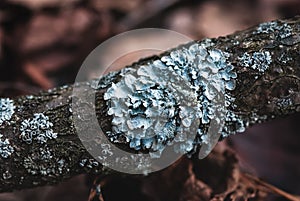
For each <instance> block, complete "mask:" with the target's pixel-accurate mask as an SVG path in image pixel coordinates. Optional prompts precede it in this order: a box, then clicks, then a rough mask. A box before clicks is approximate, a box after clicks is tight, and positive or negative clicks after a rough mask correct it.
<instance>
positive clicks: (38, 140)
mask: <svg viewBox="0 0 300 201" xmlns="http://www.w3.org/2000/svg"><path fill="white" fill-rule="evenodd" d="M299 42H300V17H295V18H292V19H289V20H283V21H275V22H272V23H264V24H261V25H259V26H257V27H252V28H250V29H247V30H244V31H241V32H237V33H234V34H232V35H229V36H226V37H220V38H217V39H212V40H204V41H196V42H192V43H190V44H187V45H183V46H180V47H178V48H176V49H173V50H170V51H167V52H165V53H163V54H162V55H159V56H154V57H151V58H147V59H143V60H141V61H139V62H137V63H135V64H133V65H132V66H130V68H132V69H140V68H141V66H145V65H148V66H149V65H150V64H152V63H153V62H154V61H156V60H161V61H163V63H164V65H166V66H171V67H172V68H174V66H176V65H177V64H171V63H172V62H174V61H175V60H176V56H173V57H172V52H173V53H174V52H176V51H177V52H179V53H180V54H181V53H182V52H183V50H184V49H186V50H189V48H190V47H191V46H192V45H194V44H198V46H201V47H203V48H204V52H205V54H207V56H206V57H205V60H203V61H208V60H206V59H207V58H211V59H213V61H212V62H211V64H213V65H215V66H213V67H218V65H219V63H217V61H219V60H218V59H219V58H218V57H222V58H221V59H224V58H225V60H226V61H224V62H225V64H226V68H225V67H224V69H223V68H222V69H221V70H222V72H223V74H222V72H221V70H219V71H218V73H219V74H218V75H222V76H223V77H222V79H223V80H225V83H226V84H227V85H226V86H225V87H226V101H228V102H229V104H228V106H227V109H228V111H229V112H228V113H227V114H226V117H225V118H226V122H225V126H224V128H223V130H222V136H221V138H223V137H226V136H228V135H231V134H234V133H236V132H242V131H243V130H244V128H246V127H248V126H250V125H253V124H257V123H261V122H264V121H267V120H271V119H275V118H280V117H284V116H286V115H291V114H294V113H297V112H299V111H300V92H299V91H300V90H299V88H300V51H299V50H300V45H299ZM208 43H209V44H208ZM197 51H198V50H197ZM170 53H171V54H170ZM198 53H199V52H198ZM198 53H197V54H198ZM182 54H183V53H182ZM215 54H219V55H217V56H216V55H215ZM170 55H171V56H170ZM214 56H216V57H214ZM172 59H173V61H172ZM202 64H203V62H202ZM211 64H210V65H211ZM228 66H229V68H227V67H228ZM230 66H233V67H234V69H230ZM210 68H211V67H210ZM220 68H221V67H220ZM127 69H129V67H127ZM226 69H227V71H226ZM210 70H211V69H210ZM154 71H155V70H154ZM235 73H236V74H235ZM127 75H128V72H126V71H124V70H123V71H122V72H117V73H112V74H108V75H106V76H105V77H103V78H101V79H100V81H99V82H98V81H97V83H96V82H95V81H90V82H85V83H76V84H75V85H74V86H63V87H59V88H56V89H51V90H48V91H44V92H41V93H39V94H37V95H28V96H23V97H19V98H16V99H14V100H9V99H1V102H0V106H1V107H0V112H1V113H0V133H1V134H2V136H1V141H0V173H1V174H0V182H1V185H0V192H5V191H12V190H16V189H24V188H31V187H34V186H42V185H50V184H55V183H58V182H61V181H63V180H65V179H68V178H70V177H72V176H75V175H77V174H81V173H88V172H89V173H90V172H92V173H97V174H101V175H107V174H110V173H112V171H111V170H109V169H107V168H105V167H102V165H101V164H100V163H99V162H97V161H96V160H95V159H93V157H92V156H91V154H90V153H89V152H88V150H86V148H85V147H84V146H83V145H82V142H81V140H82V138H81V140H80V139H79V137H78V135H77V132H78V130H76V129H75V125H74V116H76V119H79V120H80V121H82V125H83V126H82V127H81V128H79V129H80V131H79V132H82V131H85V130H93V129H96V128H89V127H88V125H89V124H86V123H87V122H89V121H90V120H91V118H92V117H91V115H90V114H91V113H93V111H95V110H96V114H97V118H98V121H99V123H100V124H101V128H102V129H103V131H104V132H105V133H107V132H110V131H112V128H113V127H118V124H114V123H113V124H112V121H113V119H114V117H115V116H114V115H108V113H107V111H108V109H109V108H108V107H110V106H112V105H113V104H114V103H113V100H114V99H113V98H114V97H113V93H112V95H111V94H109V93H108V92H107V90H108V89H111V87H112V86H111V84H112V82H114V83H121V82H122V80H123V78H124V77H126V76H127ZM189 76H190V74H189V75H188V77H187V78H189ZM235 77H236V78H235ZM192 81H193V80H192ZM227 81H228V82H227ZM95 83H96V85H95ZM201 86H202V85H201ZM73 87H74V88H75V89H76V90H77V92H78V93H81V94H84V96H85V97H92V96H93V94H96V96H95V97H96V98H95V100H96V106H93V105H89V104H87V105H85V107H84V108H90V109H89V111H85V110H83V111H76V112H75V111H73V110H72V101H73V104H78V105H84V104H86V103H85V101H84V100H80V99H76V98H77V97H76V96H74V93H73ZM87 89H88V90H87ZM156 89H157V88H156ZM202 89H203V88H202ZM198 90H200V91H201V89H198ZM202 93H203V94H205V90H204V91H202ZM104 94H106V95H107V96H109V97H106V98H105V99H104ZM198 94H199V93H198ZM203 94H202V95H201V96H200V95H199V97H204V95H203ZM227 95H228V96H229V99H228V97H227ZM199 97H198V98H199ZM72 98H73V100H72ZM208 100H209V99H208ZM198 101H200V99H199V100H198ZM108 103H109V104H108ZM200 103H201V101H200ZM79 108H80V107H79ZM203 108H204V106H201V112H202V116H201V117H199V118H200V128H201V129H203V131H207V127H206V124H207V123H206V120H207V119H205V116H204V115H205V112H204V109H203ZM176 111H177V112H178V115H179V113H180V111H179V110H178V106H176V107H175V112H176ZM114 112H115V111H113V114H115V113H114ZM178 115H177V116H178ZM174 118H175V117H174ZM211 119H212V118H211ZM211 119H210V118H208V120H211ZM85 126H86V127H85ZM113 132H114V131H113ZM95 133H96V131H95ZM111 135H112V134H111ZM203 136H205V134H203V135H200V134H199V136H197V138H198V141H197V142H196V143H194V144H193V145H194V148H193V149H196V148H195V147H197V146H199V145H203V144H205V141H204V140H203ZM90 137H91V136H86V139H84V140H87V141H93V140H94V138H93V139H92V140H91V139H90ZM109 137H110V138H111V136H109ZM121 137H122V136H121ZM123 137H124V136H123ZM114 140H116V139H114ZM117 140H118V143H115V144H118V146H121V147H122V148H123V149H125V150H131V151H134V150H132V148H135V151H138V152H139V151H141V152H144V151H149V150H150V149H153V150H155V151H156V149H155V148H153V144H152V147H150V148H149V147H148V148H147V147H146V146H145V145H144V147H139V146H138V145H136V144H132V141H131V142H130V140H127V141H126V140H123V141H122V140H120V136H119V138H118V139H117ZM156 140H157V139H156ZM201 140H202V141H201ZM128 141H129V142H128ZM93 143H95V142H91V144H93ZM156 143H157V142H156ZM96 144H97V145H98V146H99V145H101V144H102V143H101V141H97V142H96ZM142 145H143V144H142ZM92 146H94V145H92ZM130 147H131V148H130ZM102 148H103V147H102ZM107 151H109V150H107ZM189 151H191V150H190V149H189Z"/></svg>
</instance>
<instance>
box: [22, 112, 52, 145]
mask: <svg viewBox="0 0 300 201" xmlns="http://www.w3.org/2000/svg"><path fill="white" fill-rule="evenodd" d="M52 127H53V124H52V123H51V122H50V121H49V117H47V116H45V115H44V114H42V113H36V114H34V117H33V118H32V119H25V120H24V121H23V122H22V123H21V127H20V131H21V134H20V138H21V139H22V140H23V141H24V142H26V143H28V144H31V143H32V141H33V140H36V141H37V142H38V143H40V144H43V143H46V142H47V140H48V139H50V140H51V139H55V138H57V133H54V132H53V130H52Z"/></svg>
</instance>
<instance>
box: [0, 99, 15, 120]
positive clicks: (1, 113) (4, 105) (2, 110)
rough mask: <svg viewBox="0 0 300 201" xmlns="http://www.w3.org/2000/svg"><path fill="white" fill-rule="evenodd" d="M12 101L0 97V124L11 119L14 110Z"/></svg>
mask: <svg viewBox="0 0 300 201" xmlns="http://www.w3.org/2000/svg"><path fill="white" fill-rule="evenodd" d="M15 108H16V107H15V106H14V101H13V100H11V99H9V98H1V99H0V125H1V124H2V123H3V122H4V121H8V120H10V119H11V117H12V115H13V114H14V110H15Z"/></svg>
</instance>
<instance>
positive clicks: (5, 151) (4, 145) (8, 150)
mask: <svg viewBox="0 0 300 201" xmlns="http://www.w3.org/2000/svg"><path fill="white" fill-rule="evenodd" d="M2 137H3V135H1V134H0V156H1V157H2V158H8V157H9V156H11V155H12V154H13V153H14V148H13V147H12V146H11V145H10V142H9V140H8V139H5V140H2Z"/></svg>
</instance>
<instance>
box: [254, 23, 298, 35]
mask: <svg viewBox="0 0 300 201" xmlns="http://www.w3.org/2000/svg"><path fill="white" fill-rule="evenodd" d="M292 31H293V29H292V27H291V26H290V25H288V24H287V23H284V24H282V25H279V24H278V23H277V22H265V23H262V24H260V25H259V27H258V28H257V30H256V31H255V32H254V33H263V34H268V36H269V35H270V34H275V37H279V38H280V39H283V38H287V37H289V36H291V35H292Z"/></svg>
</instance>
